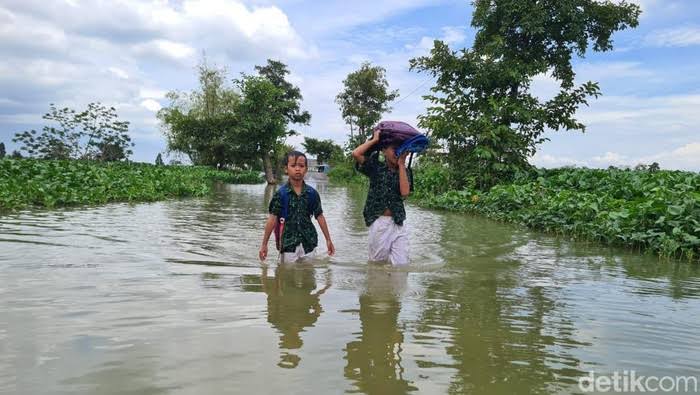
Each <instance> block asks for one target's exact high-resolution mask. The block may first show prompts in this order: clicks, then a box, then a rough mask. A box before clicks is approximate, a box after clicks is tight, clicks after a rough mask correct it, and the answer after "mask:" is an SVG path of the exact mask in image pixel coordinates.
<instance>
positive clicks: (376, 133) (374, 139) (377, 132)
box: [371, 129, 381, 143]
mask: <svg viewBox="0 0 700 395" xmlns="http://www.w3.org/2000/svg"><path fill="white" fill-rule="evenodd" d="M380 134H381V131H380V130H379V129H374V133H373V134H372V140H371V141H372V142H373V143H378V142H379V135H380Z"/></svg>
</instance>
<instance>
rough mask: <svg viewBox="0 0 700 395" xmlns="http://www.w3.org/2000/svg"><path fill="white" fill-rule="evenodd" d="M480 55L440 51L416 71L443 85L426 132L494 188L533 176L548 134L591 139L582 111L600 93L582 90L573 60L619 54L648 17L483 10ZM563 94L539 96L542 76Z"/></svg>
mask: <svg viewBox="0 0 700 395" xmlns="http://www.w3.org/2000/svg"><path fill="white" fill-rule="evenodd" d="M473 5H474V13H473V19H472V26H474V27H475V28H476V29H477V33H476V37H475V39H474V45H473V47H472V48H471V49H463V50H460V51H452V50H451V49H450V48H449V47H448V46H447V44H445V43H443V42H441V41H435V43H434V47H433V49H432V51H431V53H430V55H429V56H424V57H419V58H416V59H412V60H411V61H410V65H411V69H414V70H418V71H420V72H426V73H429V74H430V75H432V76H433V77H435V78H436V83H435V86H434V87H433V88H432V92H433V94H432V95H428V96H426V98H427V99H428V100H429V101H431V102H432V105H431V106H430V107H429V108H428V110H427V114H425V115H424V116H422V117H421V120H420V126H422V127H424V128H426V129H428V130H430V131H431V133H432V136H433V137H435V138H437V139H439V140H440V141H442V142H443V143H444V145H445V147H446V148H447V149H448V150H449V155H448V161H449V163H450V165H451V167H452V169H453V170H454V171H455V172H457V173H459V174H462V175H464V177H463V180H466V179H468V178H472V179H476V181H477V185H478V186H479V187H481V188H488V187H490V186H491V185H493V184H494V183H496V182H498V181H499V180H501V179H503V178H507V177H509V176H512V175H513V174H514V173H515V172H517V171H519V170H522V169H526V168H528V167H529V165H528V158H529V157H531V156H532V155H534V153H535V151H536V149H537V146H538V145H539V144H541V143H542V142H544V141H546V140H547V138H545V137H544V136H543V134H544V132H545V131H546V130H547V129H551V130H559V129H566V130H579V131H584V130H585V125H583V124H582V123H581V122H579V121H578V120H577V119H576V118H575V114H576V111H577V109H578V108H579V106H580V105H582V104H584V105H585V104H587V99H588V98H589V97H591V96H593V97H597V96H598V95H599V94H600V90H599V87H598V84H597V83H595V82H590V81H589V82H585V83H583V84H581V85H579V86H576V84H575V76H576V73H575V72H574V70H573V66H572V59H573V58H574V57H576V56H578V57H583V56H585V54H586V52H587V51H588V50H589V48H590V47H592V50H593V51H608V50H611V49H612V48H613V41H612V34H613V33H614V32H616V31H619V30H623V29H626V28H629V27H636V26H637V24H638V18H639V15H640V8H639V6H637V5H635V4H630V3H628V2H626V1H620V2H612V1H599V0H566V1H562V0H476V1H474V3H473ZM545 74H546V75H550V76H551V77H552V78H553V79H555V80H556V81H557V82H558V83H559V86H560V90H559V92H558V93H557V94H556V95H555V96H554V97H553V98H551V99H549V100H541V99H539V98H538V97H536V96H535V95H533V94H532V93H531V92H530V84H531V83H532V80H533V78H534V77H535V76H538V75H545Z"/></svg>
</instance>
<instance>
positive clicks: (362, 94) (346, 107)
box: [335, 62, 399, 147]
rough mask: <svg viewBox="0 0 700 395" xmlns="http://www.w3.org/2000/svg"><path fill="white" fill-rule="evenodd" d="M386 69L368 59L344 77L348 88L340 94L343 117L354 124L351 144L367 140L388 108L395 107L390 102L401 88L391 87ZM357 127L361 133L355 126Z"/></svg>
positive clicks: (351, 145) (350, 123)
mask: <svg viewBox="0 0 700 395" xmlns="http://www.w3.org/2000/svg"><path fill="white" fill-rule="evenodd" d="M385 74H386V70H384V68H383V67H380V66H372V65H371V64H370V63H368V62H365V63H363V64H362V66H361V67H360V69H359V70H357V71H354V72H352V73H350V74H348V76H347V77H346V78H345V80H343V85H344V89H343V90H342V91H341V92H340V93H339V94H338V95H337V96H336V98H335V101H336V103H338V106H339V107H340V111H341V113H342V116H343V120H345V123H347V124H348V125H349V126H350V142H349V146H350V147H354V146H355V145H357V144H358V143H361V142H364V141H365V139H367V137H369V136H370V135H371V133H372V128H373V127H374V126H375V124H377V122H379V120H380V119H381V116H382V114H383V113H385V112H389V111H391V107H389V103H390V102H392V101H393V100H394V99H396V98H397V97H399V91H398V90H393V91H389V83H388V82H387V80H386V76H385ZM355 127H357V137H355V136H354V129H355Z"/></svg>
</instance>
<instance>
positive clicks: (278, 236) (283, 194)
mask: <svg viewBox="0 0 700 395" xmlns="http://www.w3.org/2000/svg"><path fill="white" fill-rule="evenodd" d="M278 191H279V194H280V200H281V203H282V208H281V209H280V215H279V216H278V217H277V224H276V225H275V244H276V246H277V251H280V252H281V251H282V236H283V235H284V223H285V222H286V221H287V216H288V215H289V194H290V193H294V191H292V189H291V188H289V185H288V184H284V185H282V186H281V187H280V189H279V190H278ZM306 194H307V200H308V202H309V203H308V205H307V207H306V209H307V214H308V215H309V217H310V216H312V215H314V211H316V208H317V207H318V202H319V199H320V198H319V196H318V192H316V190H315V189H313V188H311V187H310V186H309V185H306Z"/></svg>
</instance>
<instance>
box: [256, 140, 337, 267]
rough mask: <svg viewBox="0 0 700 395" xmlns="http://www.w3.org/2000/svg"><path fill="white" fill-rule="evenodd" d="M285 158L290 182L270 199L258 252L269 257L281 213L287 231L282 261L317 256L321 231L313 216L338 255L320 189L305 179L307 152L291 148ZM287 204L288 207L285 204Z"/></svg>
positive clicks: (330, 253) (329, 249)
mask: <svg viewBox="0 0 700 395" xmlns="http://www.w3.org/2000/svg"><path fill="white" fill-rule="evenodd" d="M284 160H285V171H286V173H287V175H288V176H289V181H288V184H287V185H286V186H283V187H282V188H280V189H279V190H277V192H275V194H274V195H273V196H272V200H270V207H269V212H270V215H269V216H268V218H267V222H266V224H265V233H264V234H263V240H262V245H261V246H260V251H259V252H258V256H259V258H260V260H261V261H265V259H267V243H268V241H269V240H270V235H271V234H272V231H273V230H274V229H275V227H276V226H278V224H279V217H280V215H282V216H283V217H285V218H284V219H285V221H284V223H283V225H284V228H283V229H284V230H283V231H282V234H281V240H280V247H281V248H280V255H281V257H282V262H283V263H293V262H296V261H297V260H299V259H302V258H311V257H313V256H314V255H315V249H316V246H317V245H318V234H317V233H316V228H315V227H314V225H313V223H312V222H311V216H312V215H313V216H314V217H315V218H316V221H318V225H319V226H320V227H321V231H322V232H323V236H324V237H325V238H326V248H327V249H328V255H333V254H335V247H334V246H333V242H332V241H331V236H330V233H329V232H328V224H327V223H326V218H325V217H324V216H323V209H322V208H321V198H320V197H319V195H318V192H316V191H315V190H314V189H313V188H311V187H310V186H308V185H306V183H305V182H304V176H305V175H306V172H307V171H308V168H307V161H306V155H304V154H303V153H301V152H299V151H291V152H289V153H288V154H287V155H286V156H285V159H284ZM283 193H286V194H287V196H282V194H283ZM285 203H286V207H283V205H285ZM283 213H286V215H284V214H283Z"/></svg>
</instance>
